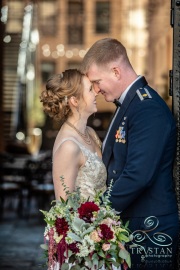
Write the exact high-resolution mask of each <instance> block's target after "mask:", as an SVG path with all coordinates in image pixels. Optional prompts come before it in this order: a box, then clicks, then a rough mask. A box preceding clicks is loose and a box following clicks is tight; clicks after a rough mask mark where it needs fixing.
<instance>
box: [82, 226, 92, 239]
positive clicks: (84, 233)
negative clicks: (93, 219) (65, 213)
mask: <svg viewBox="0 0 180 270" xmlns="http://www.w3.org/2000/svg"><path fill="white" fill-rule="evenodd" d="M93 230H94V227H89V228H88V229H87V230H84V231H83V233H82V237H83V236H84V235H86V234H89V233H90V232H92V231H93Z"/></svg>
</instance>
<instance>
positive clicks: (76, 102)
mask: <svg viewBox="0 0 180 270" xmlns="http://www.w3.org/2000/svg"><path fill="white" fill-rule="evenodd" d="M69 102H70V104H71V105H72V106H73V107H75V108H77V107H78V100H77V98H76V97H74V96H72V97H70V99H69Z"/></svg>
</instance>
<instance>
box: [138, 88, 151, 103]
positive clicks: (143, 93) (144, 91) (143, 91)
mask: <svg viewBox="0 0 180 270" xmlns="http://www.w3.org/2000/svg"><path fill="white" fill-rule="evenodd" d="M136 93H137V95H138V97H139V98H140V100H141V101H142V100H144V99H148V98H152V96H151V95H150V93H149V91H148V90H147V89H146V88H145V87H144V88H139V89H138V90H137V91H136Z"/></svg>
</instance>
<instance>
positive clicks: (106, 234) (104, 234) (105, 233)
mask: <svg viewBox="0 0 180 270" xmlns="http://www.w3.org/2000/svg"><path fill="white" fill-rule="evenodd" d="M99 227H100V229H101V238H102V239H103V240H110V239H112V238H113V232H112V231H111V229H110V228H109V227H108V226H107V225H106V224H101V225H100V226H99Z"/></svg>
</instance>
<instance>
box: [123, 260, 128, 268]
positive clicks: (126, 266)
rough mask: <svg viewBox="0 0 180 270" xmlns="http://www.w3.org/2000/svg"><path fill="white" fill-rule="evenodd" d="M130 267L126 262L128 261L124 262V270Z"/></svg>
mask: <svg viewBox="0 0 180 270" xmlns="http://www.w3.org/2000/svg"><path fill="white" fill-rule="evenodd" d="M127 269H128V265H127V263H126V261H124V262H123V270H127Z"/></svg>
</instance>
